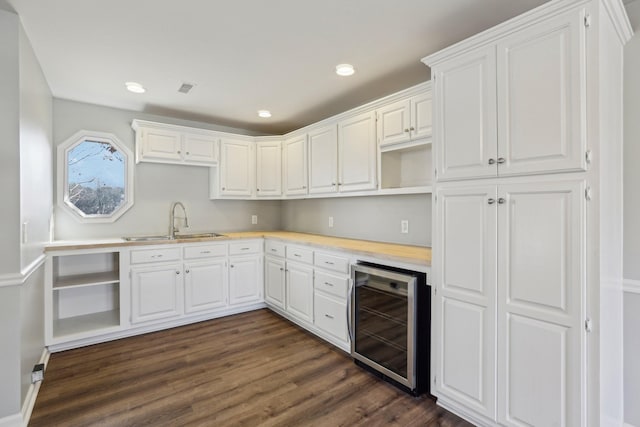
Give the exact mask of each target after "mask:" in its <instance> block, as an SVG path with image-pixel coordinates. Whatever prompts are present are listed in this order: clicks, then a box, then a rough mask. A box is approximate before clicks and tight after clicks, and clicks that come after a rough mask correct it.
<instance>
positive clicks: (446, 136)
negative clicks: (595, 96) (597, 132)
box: [433, 10, 586, 181]
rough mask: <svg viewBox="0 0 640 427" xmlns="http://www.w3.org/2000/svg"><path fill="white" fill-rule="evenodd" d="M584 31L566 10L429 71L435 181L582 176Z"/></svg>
mask: <svg viewBox="0 0 640 427" xmlns="http://www.w3.org/2000/svg"><path fill="white" fill-rule="evenodd" d="M585 31H586V28H585V25H584V13H583V12H582V11H578V10H572V11H569V12H565V13H561V14H557V15H554V16H553V17H552V18H547V19H544V20H541V21H540V22H537V23H535V24H534V25H530V26H528V27H526V28H523V29H521V30H519V31H517V32H514V33H513V34H511V35H508V36H506V37H504V38H502V39H500V40H499V41H498V42H495V43H491V44H489V45H488V46H486V47H483V48H476V49H474V50H473V52H470V53H466V54H464V55H459V56H453V57H452V58H451V59H448V60H445V61H442V62H440V63H437V64H436V65H434V67H433V76H434V82H435V91H436V94H437V95H436V99H437V101H436V102H437V104H436V106H435V112H434V115H435V120H436V123H437V131H436V134H435V142H436V146H435V155H436V169H437V179H438V180H440V181H444V180H451V179H468V178H482V177H488V176H494V177H495V176H508V175H526V174H537V173H549V172H554V171H558V172H559V171H579V170H584V169H585V168H586V160H585V153H586V121H585V118H584V117H585V112H584V107H583V106H584V105H585V101H586V94H585V91H586V87H585V85H584V81H585V70H586V58H585V45H586V37H585Z"/></svg>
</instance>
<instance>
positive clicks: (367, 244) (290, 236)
mask: <svg viewBox="0 0 640 427" xmlns="http://www.w3.org/2000/svg"><path fill="white" fill-rule="evenodd" d="M254 238H269V239H278V240H282V241H284V242H286V243H299V244H305V245H311V246H314V247H318V248H322V249H326V250H340V249H342V250H346V251H350V252H354V253H357V254H360V255H365V256H373V257H380V256H382V257H383V258H390V259H393V260H397V261H403V262H409V263H413V264H420V265H427V266H430V265H431V248H428V247H424V246H410V245H399V244H394V243H382V242H374V241H369V240H356V239H345V238H341V237H331V236H323V235H319V234H307V233H295V232H290V231H244V232H235V233H224V236H222V237H203V238H195V239H194V238H189V239H179V238H178V239H173V240H169V239H167V240H151V241H137V242H136V241H132V242H129V241H125V240H124V239H96V240H83V241H55V242H52V243H50V244H48V245H47V246H46V249H45V251H46V252H52V251H62V250H82V249H101V248H108V247H133V246H149V245H167V244H169V245H170V244H177V243H202V242H225V241H230V240H238V239H254Z"/></svg>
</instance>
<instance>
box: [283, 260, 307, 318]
mask: <svg viewBox="0 0 640 427" xmlns="http://www.w3.org/2000/svg"><path fill="white" fill-rule="evenodd" d="M287 312H289V313H291V314H293V315H294V316H296V317H297V318H299V319H301V320H304V321H307V322H310V323H312V322H313V268H312V267H309V266H306V265H302V264H296V263H291V262H288V263H287Z"/></svg>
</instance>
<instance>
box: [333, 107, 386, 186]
mask: <svg viewBox="0 0 640 427" xmlns="http://www.w3.org/2000/svg"><path fill="white" fill-rule="evenodd" d="M376 154H377V147H376V116H375V112H370V113H363V114H359V115H357V116H354V117H351V118H349V119H345V120H341V121H340V122H338V186H339V191H340V192H346V191H363V190H375V189H376V185H377V183H376V157H377V155H376Z"/></svg>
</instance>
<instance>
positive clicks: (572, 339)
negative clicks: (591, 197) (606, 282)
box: [497, 181, 586, 426]
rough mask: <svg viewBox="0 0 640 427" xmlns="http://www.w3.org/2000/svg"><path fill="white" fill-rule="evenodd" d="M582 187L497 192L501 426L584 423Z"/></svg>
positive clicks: (547, 186)
mask: <svg viewBox="0 0 640 427" xmlns="http://www.w3.org/2000/svg"><path fill="white" fill-rule="evenodd" d="M584 188H585V187H584V184H583V182H581V181H564V182H562V181H558V182H547V183H531V184H529V183H528V184H519V185H510V186H501V187H499V191H498V195H499V197H501V198H503V200H504V203H503V204H501V205H499V207H498V211H499V212H498V224H499V225H498V236H499V242H498V260H499V262H498V360H497V362H498V363H497V366H498V390H499V399H498V421H499V422H500V423H501V425H510V426H522V425H536V426H552V425H556V426H579V425H585V422H586V421H585V419H584V418H583V417H582V414H584V413H586V411H583V409H585V408H582V407H581V400H582V399H581V390H585V389H586V383H585V381H584V378H583V376H582V372H583V369H585V366H584V364H583V363H584V362H583V361H582V360H583V359H582V356H581V354H582V352H581V349H582V348H583V345H584V342H585V341H586V333H585V332H584V327H583V324H582V322H583V319H584V318H585V317H584V314H583V308H582V304H583V301H584V300H585V298H586V295H585V293H584V289H585V288H586V279H585V277H584V273H583V271H584V266H583V261H582V257H583V254H582V248H584V236H585V203H586V202H585V199H584ZM533 402H535V403H533Z"/></svg>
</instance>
